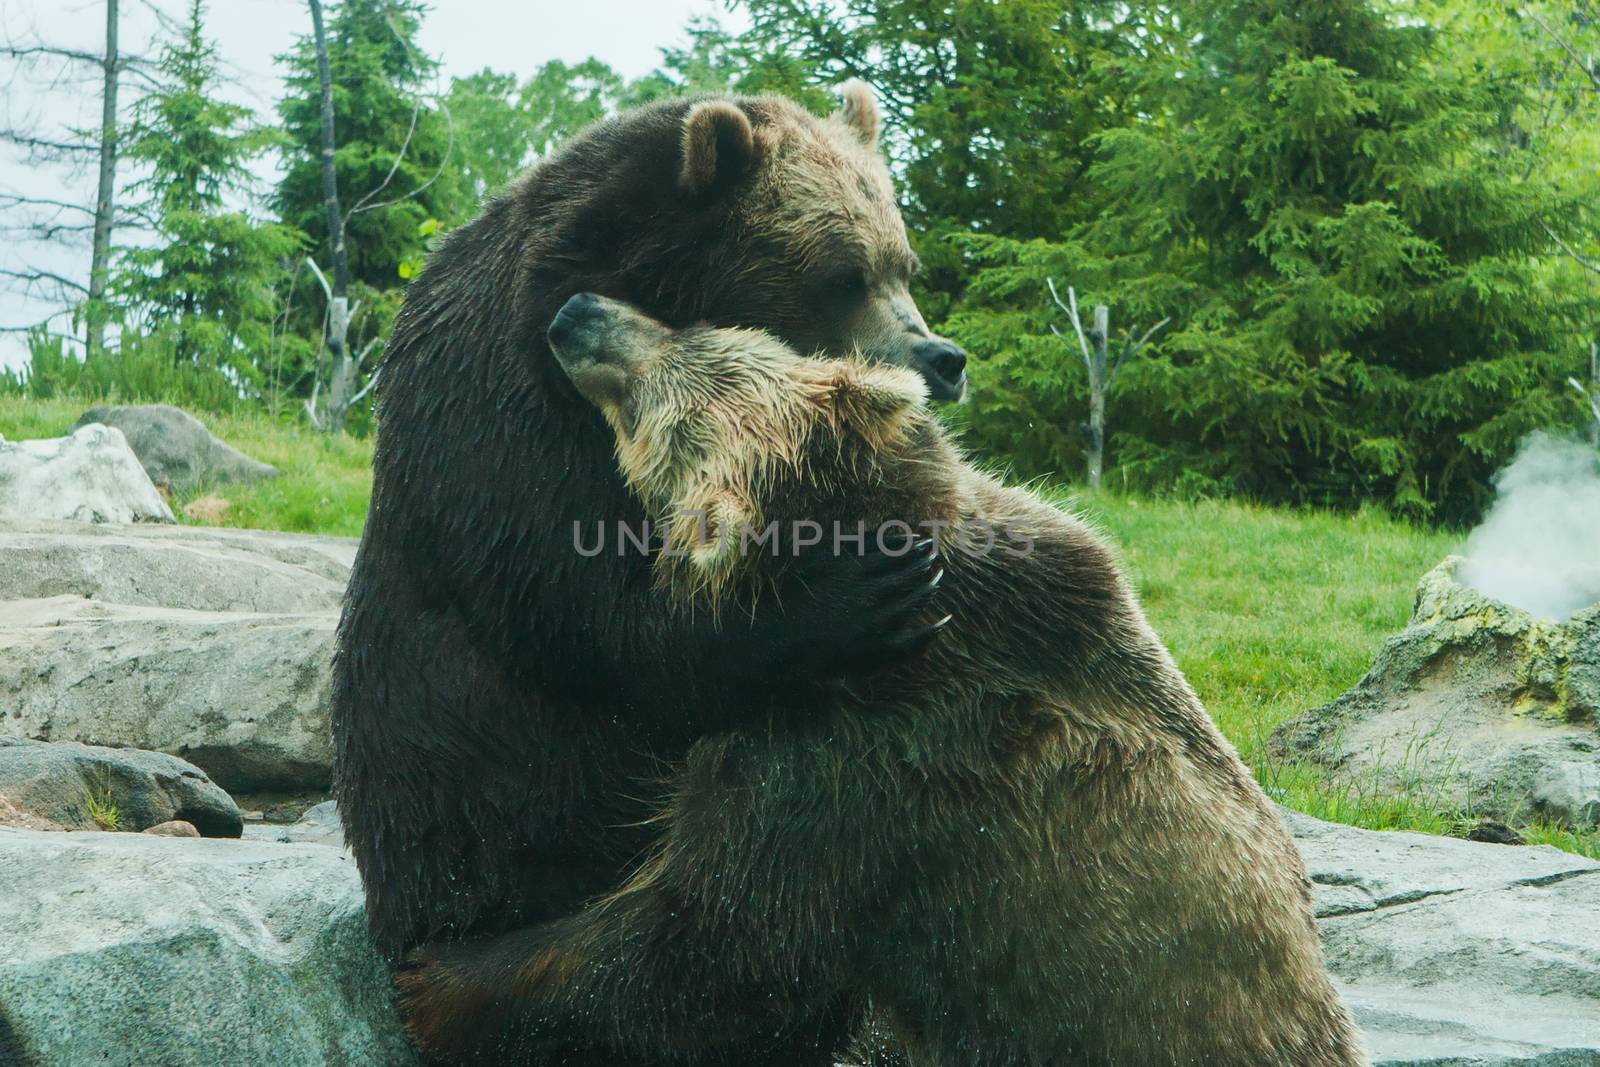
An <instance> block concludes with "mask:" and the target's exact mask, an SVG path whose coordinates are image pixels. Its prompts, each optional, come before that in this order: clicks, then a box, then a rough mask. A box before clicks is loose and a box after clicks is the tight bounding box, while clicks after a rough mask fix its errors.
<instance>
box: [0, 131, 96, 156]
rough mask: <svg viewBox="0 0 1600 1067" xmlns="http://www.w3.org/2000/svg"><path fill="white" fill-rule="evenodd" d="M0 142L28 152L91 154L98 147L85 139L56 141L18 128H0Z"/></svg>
mask: <svg viewBox="0 0 1600 1067" xmlns="http://www.w3.org/2000/svg"><path fill="white" fill-rule="evenodd" d="M0 142H3V143H5V144H10V145H16V146H17V147H18V148H26V149H28V150H29V151H30V152H63V153H74V152H77V153H82V154H83V155H93V154H94V153H95V152H98V151H99V150H100V149H99V147H98V146H97V145H93V144H90V143H88V142H86V141H57V140H53V139H52V138H49V137H35V136H34V135H32V134H29V133H23V132H22V131H20V130H0Z"/></svg>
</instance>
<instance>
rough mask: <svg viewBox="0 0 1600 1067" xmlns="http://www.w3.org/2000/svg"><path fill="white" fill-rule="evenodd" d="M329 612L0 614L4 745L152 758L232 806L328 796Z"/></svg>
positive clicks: (139, 609) (46, 609)
mask: <svg viewBox="0 0 1600 1067" xmlns="http://www.w3.org/2000/svg"><path fill="white" fill-rule="evenodd" d="M336 623H337V616H336V614H335V613H334V612H332V611H323V612H317V613H314V614H300V615H276V614H270V615H269V614H255V613H250V612H225V611H191V610H188V609H184V608H164V607H149V606H133V605H124V604H108V603H103V602H101V601H97V600H86V599H84V598H82V597H77V596H58V597H49V598H45V599H40V600H11V601H6V602H4V603H0V647H4V648H5V649H6V654H5V655H4V656H0V708H3V709H4V712H3V713H0V732H3V733H4V734H8V735H10V736H12V737H25V738H32V739H35V740H40V741H82V742H85V743H88V744H95V745H111V746H118V747H132V748H146V749H155V750H158V751H161V752H170V753H173V754H175V755H178V756H182V757H183V758H184V759H187V760H189V761H191V762H193V763H195V764H197V765H199V766H200V767H202V768H204V769H205V770H206V772H207V773H209V774H210V775H211V777H212V778H213V779H215V780H216V782H217V783H218V784H219V785H221V786H222V787H223V788H225V789H227V790H229V791H231V792H236V793H238V792H269V791H274V790H291V791H292V790H302V789H324V790H325V789H327V788H328V785H329V783H330V781H331V778H332V765H333V738H332V736H331V734H330V733H329V728H328V691H329V671H330V665H331V663H332V659H333V632H334V627H335V625H336Z"/></svg>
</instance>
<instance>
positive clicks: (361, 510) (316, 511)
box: [0, 394, 372, 537]
mask: <svg viewBox="0 0 1600 1067" xmlns="http://www.w3.org/2000/svg"><path fill="white" fill-rule="evenodd" d="M93 406H95V404H94V402H93V401H86V400H74V399H50V400H29V399H23V398H20V397H16V396H7V395H4V394H0V436H3V437H5V438H7V439H8V440H13V441H20V440H25V439H27V438H30V437H59V436H61V435H62V434H63V433H65V432H66V430H67V427H69V426H71V425H72V424H73V423H74V422H76V421H77V419H78V416H79V415H82V414H83V413H84V411H86V410H87V409H89V408H91V407H93ZM199 417H200V420H201V421H202V422H204V423H205V424H206V426H207V427H209V428H210V430H211V432H212V433H214V434H216V435H217V436H218V437H220V438H222V440H224V441H226V442H228V443H229V444H230V445H233V446H234V447H235V448H237V449H239V450H241V451H243V452H244V453H245V454H246V455H249V456H252V457H254V458H255V459H259V460H261V461H262V462H264V463H270V464H272V465H273V466H274V467H277V468H278V469H279V470H281V471H282V472H283V476H282V477H280V478H274V479H272V480H271V481H266V482H260V483H258V484H256V485H253V486H248V487H243V486H218V487H209V486H207V487H201V488H199V489H197V490H195V491H192V492H186V493H180V494H178V495H177V496H176V497H175V498H174V499H173V500H172V510H173V513H174V514H175V515H177V516H178V521H179V522H189V521H191V520H189V519H187V518H186V517H185V516H184V515H183V506H184V505H185V504H187V503H189V502H190V501H191V500H194V499H196V498H197V497H202V496H210V495H214V496H220V497H222V498H223V499H224V500H227V501H228V503H229V505H230V506H229V508H228V511H227V514H226V517H225V518H224V519H223V520H222V524H223V525H226V526H242V527H253V528H256V529H266V530H290V531H294V532H296V533H322V534H340V535H343V536H346V537H357V536H359V535H360V533H361V524H362V523H363V522H364V521H365V520H366V517H367V501H368V500H369V499H371V496H372V441H371V439H370V438H367V439H364V440H363V439H359V438H354V437H346V436H343V435H340V436H333V437H330V436H328V435H326V434H320V433H315V432H313V431H312V430H310V429H308V428H306V427H304V426H292V425H286V424H284V423H280V422H275V421H273V420H272V419H270V418H269V417H267V416H266V415H264V414H253V413H251V414H213V413H206V412H201V413H199Z"/></svg>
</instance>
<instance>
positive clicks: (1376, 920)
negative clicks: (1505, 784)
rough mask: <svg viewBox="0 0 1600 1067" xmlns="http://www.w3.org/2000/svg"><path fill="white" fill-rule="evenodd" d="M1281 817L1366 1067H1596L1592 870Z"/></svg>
mask: <svg viewBox="0 0 1600 1067" xmlns="http://www.w3.org/2000/svg"><path fill="white" fill-rule="evenodd" d="M1284 818H1285V820H1286V821H1287V822H1288V824H1289V829H1290V831H1291V832H1292V833H1293V834H1294V837H1295V842H1296V844H1298V845H1299V847H1300V852H1301V855H1302V856H1304V857H1305V861H1306V866H1307V869H1308V871H1309V873H1310V875H1311V881H1312V891H1313V898H1314V901H1315V907H1316V913H1317V925H1318V928H1319V931H1320V933H1321V935H1322V945H1323V952H1324V955H1325V956H1326V958H1327V962H1328V967H1329V970H1330V971H1332V972H1333V974H1334V976H1335V978H1336V979H1337V980H1338V983H1339V985H1340V989H1341V992H1342V993H1343V995H1344V997H1345V1000H1346V1002H1347V1003H1348V1004H1349V1005H1350V1007H1351V1010H1352V1011H1353V1012H1354V1013H1355V1016H1356V1021H1357V1023H1359V1024H1360V1026H1361V1028H1362V1030H1363V1032H1364V1033H1365V1034H1366V1037H1367V1041H1368V1044H1369V1046H1370V1048H1371V1051H1372V1054H1373V1062H1374V1064H1375V1065H1377V1067H1457V1065H1462V1067H1464V1065H1468V1064H1470V1065H1474V1067H1511V1065H1516V1067H1533V1065H1539V1067H1558V1065H1559V1067H1580V1065H1581V1067H1600V925H1597V924H1596V922H1595V916H1596V915H1600V863H1596V862H1594V861H1593V860H1588V859H1585V858H1583V857H1581V856H1575V855H1571V854H1569V853H1565V852H1560V851H1557V850H1556V849H1553V848H1549V847H1544V846H1533V847H1518V846H1511V845H1488V844H1478V843H1476V842H1471V841H1458V840H1455V839H1452V838H1443V837H1429V836H1426V835H1423V834H1408V833H1376V832H1373V831H1370V830H1358V829H1355V828H1353V827H1348V826H1337V825H1334V824H1331V823H1324V822H1320V821H1318V820H1316V819H1312V818H1310V817H1309V816H1305V815H1300V814H1297V813H1295V812H1288V811H1286V812H1284Z"/></svg>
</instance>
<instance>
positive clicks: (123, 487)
mask: <svg viewBox="0 0 1600 1067" xmlns="http://www.w3.org/2000/svg"><path fill="white" fill-rule="evenodd" d="M0 515H13V516H22V517H24V518H30V519H71V520H73V521H75V522H119V523H126V522H172V521H174V520H173V517H172V510H171V509H170V508H168V507H167V503H166V501H165V500H163V499H162V498H161V494H160V493H159V492H157V491H156V487H155V486H154V485H153V484H152V483H151V481H150V476H149V475H147V474H146V473H145V471H144V468H143V467H141V466H140V465H139V460H138V458H137V457H135V456H134V454H133V451H132V450H131V449H130V448H129V447H128V442H127V440H126V439H125V438H124V437H123V436H122V431H120V430H116V429H112V428H110V427H107V426H100V425H94V426H84V427H82V428H81V429H78V430H76V431H74V432H73V433H72V435H71V436H69V437H57V438H49V439H46V440H40V441H14V442H7V441H6V440H5V439H4V438H0Z"/></svg>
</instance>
